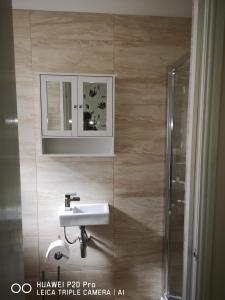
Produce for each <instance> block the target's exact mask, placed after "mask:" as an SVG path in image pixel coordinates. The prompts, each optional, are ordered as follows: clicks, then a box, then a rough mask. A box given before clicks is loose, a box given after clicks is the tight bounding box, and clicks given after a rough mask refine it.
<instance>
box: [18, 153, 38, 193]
mask: <svg viewBox="0 0 225 300" xmlns="http://www.w3.org/2000/svg"><path fill="white" fill-rule="evenodd" d="M20 181H21V190H22V192H23V191H30V192H34V191H35V192H36V183H37V181H36V160H35V157H32V156H30V157H29V156H20Z"/></svg>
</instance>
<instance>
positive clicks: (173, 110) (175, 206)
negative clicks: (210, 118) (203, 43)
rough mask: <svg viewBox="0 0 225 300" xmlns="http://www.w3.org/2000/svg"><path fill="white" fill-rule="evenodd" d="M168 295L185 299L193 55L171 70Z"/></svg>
mask: <svg viewBox="0 0 225 300" xmlns="http://www.w3.org/2000/svg"><path fill="white" fill-rule="evenodd" d="M168 78H169V80H168V121H167V122H168V125H167V130H168V132H167V141H168V142H167V167H168V169H167V170H168V172H167V175H168V176H167V180H168V182H167V197H166V219H167V222H166V241H167V242H166V266H165V267H166V268H165V269H166V276H165V297H167V298H165V299H170V300H172V299H182V298H181V297H182V281H183V280H182V279H183V278H182V273H183V243H184V208H185V205H184V204H185V167H186V137H187V110H188V88H189V57H188V56H186V57H185V58H183V59H182V60H181V61H179V62H178V63H177V64H176V65H175V66H174V67H172V68H171V69H170V71H169V74H168Z"/></svg>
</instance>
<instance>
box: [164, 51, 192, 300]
mask: <svg viewBox="0 0 225 300" xmlns="http://www.w3.org/2000/svg"><path fill="white" fill-rule="evenodd" d="M188 59H190V54H189V53H188V54H186V55H185V56H183V57H182V58H181V59H179V60H178V61H177V62H176V63H175V64H173V65H172V66H170V67H169V68H168V73H167V80H168V84H167V146H166V157H167V159H166V191H165V243H164V244H165V245H164V247H165V252H164V292H163V296H162V297H161V300H182V296H181V297H178V296H173V295H171V294H170V278H169V263H170V251H169V249H170V216H171V187H172V165H173V147H172V146H173V145H172V134H173V101H174V92H175V76H176V69H177V68H179V67H180V66H182V65H183V64H184V63H185V62H186V61H187V60H188ZM184 232H185V231H184ZM183 280H184V278H183Z"/></svg>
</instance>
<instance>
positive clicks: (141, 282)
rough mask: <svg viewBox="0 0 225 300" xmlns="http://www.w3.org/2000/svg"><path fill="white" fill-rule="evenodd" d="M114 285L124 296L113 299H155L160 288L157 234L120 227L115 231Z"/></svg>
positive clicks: (159, 252) (160, 272)
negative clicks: (121, 290)
mask: <svg viewBox="0 0 225 300" xmlns="http://www.w3.org/2000/svg"><path fill="white" fill-rule="evenodd" d="M115 243H116V245H117V247H116V271H115V282H116V288H117V289H125V296H121V297H119V296H118V297H116V299H126V300H128V299H129V300H133V299H134V300H136V299H140V300H143V299H154V300H156V299H159V297H160V296H161V290H162V258H163V257H162V248H163V239H162V237H161V236H157V235H151V234H150V233H149V234H148V233H146V232H143V233H140V232H130V231H123V230H121V231H120V232H118V233H116V235H115Z"/></svg>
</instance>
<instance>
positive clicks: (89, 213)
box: [59, 203, 109, 227]
mask: <svg viewBox="0 0 225 300" xmlns="http://www.w3.org/2000/svg"><path fill="white" fill-rule="evenodd" d="M59 222H60V226H61V227H63V226H66V227H70V226H89V225H103V224H109V204H108V203H94V204H76V205H75V206H73V207H71V208H70V210H65V207H64V208H62V209H61V210H60V212H59Z"/></svg>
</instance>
